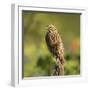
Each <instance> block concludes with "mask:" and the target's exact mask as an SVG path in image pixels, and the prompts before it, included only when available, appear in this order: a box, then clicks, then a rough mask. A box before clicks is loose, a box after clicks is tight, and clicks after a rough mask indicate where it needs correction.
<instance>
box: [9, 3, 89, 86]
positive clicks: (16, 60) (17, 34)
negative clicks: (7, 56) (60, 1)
mask: <svg viewBox="0 0 90 90" xmlns="http://www.w3.org/2000/svg"><path fill="white" fill-rule="evenodd" d="M11 10H12V28H11V29H12V55H11V56H12V66H11V68H12V70H11V71H12V72H11V73H12V75H11V84H12V86H30V85H44V84H47V83H46V82H48V84H49V83H50V82H53V84H54V83H55V81H56V80H57V79H58V82H59V83H72V82H76V83H77V82H85V81H87V67H86V65H87V61H86V60H85V52H84V51H85V46H84V44H85V43H84V42H83V41H84V39H85V32H86V27H85V23H86V10H85V9H83V8H73V9H72V8H66V7H65V8H61V7H60V8H57V7H56V8H53V7H36V6H28V5H21V4H19V5H18V4H15V5H14V4H12V9H11ZM22 10H31V11H47V12H66V13H81V17H80V18H81V21H80V22H81V24H80V27H81V30H80V32H81V35H80V38H81V40H80V41H81V42H80V45H81V46H80V47H81V70H80V71H81V74H80V75H75V76H74V75H73V76H72V75H69V76H59V77H57V76H50V77H32V78H25V79H22ZM41 78H42V80H43V82H42V81H41V82H40V79H41ZM38 82H39V83H38Z"/></svg>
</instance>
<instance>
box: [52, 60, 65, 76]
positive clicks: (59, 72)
mask: <svg viewBox="0 0 90 90" xmlns="http://www.w3.org/2000/svg"><path fill="white" fill-rule="evenodd" d="M53 75H55V76H63V75H64V64H61V62H60V61H59V60H58V62H57V63H56V66H55V68H54V73H53Z"/></svg>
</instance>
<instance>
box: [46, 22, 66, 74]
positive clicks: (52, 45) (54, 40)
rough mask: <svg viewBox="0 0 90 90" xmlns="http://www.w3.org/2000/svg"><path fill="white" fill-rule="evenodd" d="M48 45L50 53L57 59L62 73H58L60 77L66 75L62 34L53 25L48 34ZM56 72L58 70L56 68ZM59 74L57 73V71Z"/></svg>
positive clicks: (49, 27) (49, 26)
mask: <svg viewBox="0 0 90 90" xmlns="http://www.w3.org/2000/svg"><path fill="white" fill-rule="evenodd" d="M45 39H46V44H47V46H48V49H49V51H50V52H51V53H52V55H53V56H54V57H55V59H56V63H57V66H58V68H59V69H60V72H59V71H58V75H63V74H64V66H63V65H64V48H63V43H62V39H61V36H60V34H59V33H58V30H57V29H56V27H55V26H54V25H52V24H50V25H48V27H47V33H46V37H45ZM56 70H58V69H57V68H56ZM56 72H57V71H56Z"/></svg>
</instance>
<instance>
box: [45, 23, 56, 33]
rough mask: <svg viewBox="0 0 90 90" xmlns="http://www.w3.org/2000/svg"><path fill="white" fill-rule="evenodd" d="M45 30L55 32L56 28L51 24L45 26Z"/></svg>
mask: <svg viewBox="0 0 90 90" xmlns="http://www.w3.org/2000/svg"><path fill="white" fill-rule="evenodd" d="M47 30H48V31H50V32H52V31H57V29H56V27H55V26H54V25H52V24H50V25H48V26H47Z"/></svg>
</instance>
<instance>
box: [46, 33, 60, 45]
mask: <svg viewBox="0 0 90 90" xmlns="http://www.w3.org/2000/svg"><path fill="white" fill-rule="evenodd" d="M48 35H49V36H48V41H49V44H50V45H51V46H55V45H57V44H58V43H59V40H60V39H59V38H60V37H59V34H58V33H56V32H53V33H49V34H48Z"/></svg>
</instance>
